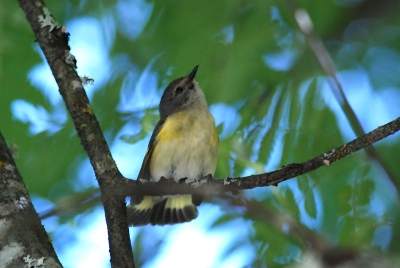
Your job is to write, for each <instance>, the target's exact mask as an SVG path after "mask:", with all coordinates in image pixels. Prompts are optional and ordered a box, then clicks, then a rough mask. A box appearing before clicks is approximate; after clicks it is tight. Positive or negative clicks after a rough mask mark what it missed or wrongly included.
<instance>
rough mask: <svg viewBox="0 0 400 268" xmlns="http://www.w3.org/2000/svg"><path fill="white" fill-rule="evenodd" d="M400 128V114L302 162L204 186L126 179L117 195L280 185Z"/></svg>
mask: <svg viewBox="0 0 400 268" xmlns="http://www.w3.org/2000/svg"><path fill="white" fill-rule="evenodd" d="M399 130H400V117H399V118H397V119H395V120H393V121H391V122H389V123H387V124H386V125H383V126H380V127H378V128H376V129H375V130H373V131H371V132H369V133H367V134H365V135H363V136H361V137H359V138H357V139H354V140H352V141H350V142H348V143H346V144H344V145H341V146H339V147H337V148H335V149H332V150H330V151H328V152H326V153H323V154H321V155H319V156H317V157H315V158H313V159H310V160H308V161H306V162H303V163H300V164H296V163H293V164H289V165H287V166H285V167H282V168H281V169H279V170H276V171H273V172H269V173H263V174H258V175H251V176H247V177H242V178H227V179H225V180H218V179H210V178H207V179H204V180H202V181H200V184H201V183H202V184H201V185H200V186H198V187H192V186H190V183H189V184H186V183H173V182H171V181H170V180H160V181H159V182H146V183H140V182H138V181H133V180H128V179H126V180H125V182H124V183H121V184H120V185H119V186H117V187H116V188H115V191H116V192H117V195H121V196H129V195H152V196H157V195H172V194H202V195H206V196H216V195H222V194H224V193H226V192H232V193H236V192H237V191H239V190H246V189H253V188H256V187H263V186H270V185H278V183H280V182H283V181H285V180H288V179H290V178H294V177H297V176H300V175H303V174H305V173H307V172H310V171H313V170H315V169H317V168H320V167H322V166H329V165H330V164H332V163H334V162H336V161H338V160H340V159H342V158H344V157H346V156H348V155H350V154H353V153H355V152H357V151H359V150H361V149H363V148H366V147H367V146H370V145H372V144H373V143H375V142H377V141H380V140H382V139H384V138H386V137H387V136H389V135H392V134H394V133H396V132H397V131H399Z"/></svg>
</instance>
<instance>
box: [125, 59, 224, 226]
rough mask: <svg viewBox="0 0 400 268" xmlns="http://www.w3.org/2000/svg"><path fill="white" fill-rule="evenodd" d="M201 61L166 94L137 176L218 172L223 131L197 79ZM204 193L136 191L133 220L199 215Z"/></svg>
mask: <svg viewBox="0 0 400 268" xmlns="http://www.w3.org/2000/svg"><path fill="white" fill-rule="evenodd" d="M198 67H199V66H198V65H197V66H196V67H194V69H193V71H192V72H191V73H190V74H189V75H188V76H185V77H181V78H178V79H175V80H174V81H172V82H171V83H170V84H169V85H168V86H167V88H166V89H165V91H164V94H163V96H162V97H161V101H160V106H159V111H160V121H158V123H157V125H156V127H155V129H154V132H153V134H152V135H151V138H150V142H149V145H148V147H147V152H146V155H145V157H144V159H143V163H142V167H141V169H140V172H139V176H138V179H142V180H150V181H156V182H157V181H159V180H160V178H161V177H165V178H167V179H173V180H174V181H175V182H179V181H180V180H181V179H183V178H188V179H200V178H202V177H204V176H207V175H209V174H210V175H214V172H215V168H216V165H217V157H218V134H217V130H216V128H215V123H214V117H213V116H212V115H211V113H210V112H209V110H208V106H207V102H206V99H205V97H204V93H203V91H202V90H201V88H200V87H199V84H198V83H197V81H196V80H195V79H194V77H195V75H196V72H197V69H198ZM201 201H202V197H201V196H192V195H167V196H154V197H153V196H133V197H131V202H130V204H129V205H128V208H127V210H128V223H129V225H133V226H140V225H146V224H149V223H150V224H152V225H165V224H175V223H182V222H188V221H191V220H193V219H195V218H197V215H198V211H197V208H196V206H198V205H200V203H201Z"/></svg>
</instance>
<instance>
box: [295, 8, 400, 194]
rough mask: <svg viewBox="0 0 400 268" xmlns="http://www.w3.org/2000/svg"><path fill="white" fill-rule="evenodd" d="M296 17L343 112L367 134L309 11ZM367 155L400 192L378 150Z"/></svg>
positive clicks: (372, 149) (299, 11)
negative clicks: (317, 32) (315, 29)
mask: <svg viewBox="0 0 400 268" xmlns="http://www.w3.org/2000/svg"><path fill="white" fill-rule="evenodd" d="M295 18H296V21H297V23H298V25H299V28H300V30H301V32H302V33H303V35H304V37H305V39H306V40H307V43H308V45H309V46H310V49H311V50H312V52H313V53H314V56H315V57H316V59H317V61H318V63H319V65H320V66H321V68H322V70H323V71H324V72H325V74H326V75H327V76H328V79H327V81H328V83H329V85H330V88H331V90H332V92H333V95H334V96H335V98H336V100H337V102H338V103H339V104H340V106H341V107H342V109H343V112H344V113H345V114H346V116H347V118H348V120H349V123H350V125H351V127H352V129H353V130H354V132H355V133H356V135H357V136H361V135H363V134H365V131H364V129H363V127H362V125H361V122H360V120H359V118H358V117H357V115H356V113H355V111H354V110H353V108H352V107H351V105H350V103H349V101H348V100H347V97H346V94H345V93H344V90H343V87H342V84H341V83H340V82H339V79H338V77H337V75H336V73H337V70H336V67H335V64H334V62H333V60H332V58H331V57H330V55H329V52H328V50H327V49H326V47H325V45H324V44H323V43H322V42H321V40H320V38H319V37H318V36H317V35H316V34H315V33H314V30H313V24H312V21H311V18H310V17H309V15H308V13H307V11H305V10H302V9H298V10H296V11H295ZM366 153H367V155H368V156H369V157H370V158H372V159H375V161H377V162H378V163H379V164H380V165H381V167H382V168H383V169H384V170H385V172H386V174H387V175H388V178H389V179H390V180H391V182H392V183H393V185H394V186H395V187H396V189H397V192H400V183H399V182H400V180H398V178H397V176H396V175H395V174H394V172H393V171H392V170H391V168H390V167H389V166H388V165H387V164H386V163H385V161H384V160H383V159H382V157H381V155H380V154H379V153H378V152H377V150H376V149H375V148H374V147H373V146H371V147H369V148H367V149H366Z"/></svg>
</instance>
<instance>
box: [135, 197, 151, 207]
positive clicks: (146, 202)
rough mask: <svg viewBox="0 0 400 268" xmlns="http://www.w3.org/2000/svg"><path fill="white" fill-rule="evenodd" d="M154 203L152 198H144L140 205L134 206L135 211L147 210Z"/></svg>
mask: <svg viewBox="0 0 400 268" xmlns="http://www.w3.org/2000/svg"><path fill="white" fill-rule="evenodd" d="M153 204H154V201H153V197H152V196H145V197H144V198H143V200H142V202H140V204H137V205H135V208H136V209H137V210H147V209H150V208H152V207H153Z"/></svg>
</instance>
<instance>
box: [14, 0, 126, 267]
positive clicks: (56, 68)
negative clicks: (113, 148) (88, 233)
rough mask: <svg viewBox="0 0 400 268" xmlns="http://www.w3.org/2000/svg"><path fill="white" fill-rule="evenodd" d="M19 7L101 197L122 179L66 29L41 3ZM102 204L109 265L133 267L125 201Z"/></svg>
mask: <svg viewBox="0 0 400 268" xmlns="http://www.w3.org/2000/svg"><path fill="white" fill-rule="evenodd" d="M19 4H20V5H21V8H22V9H23V11H24V12H25V15H26V18H27V20H28V22H29V24H30V26H31V27H32V30H33V32H34V33H35V36H36V40H37V41H38V43H39V45H40V48H41V49H42V51H43V54H44V55H45V57H46V60H47V62H48V64H49V66H50V68H51V71H52V73H53V75H54V77H55V79H56V82H57V85H58V87H59V91H60V94H61V95H62V97H63V99H64V102H65V104H66V106H67V109H68V111H69V113H70V115H71V117H72V120H73V122H74V125H75V128H76V130H77V132H78V136H79V138H80V139H81V143H82V145H83V148H84V149H85V151H86V153H87V155H88V156H89V159H90V162H91V164H92V166H93V169H94V172H95V174H96V178H97V181H98V183H99V186H100V190H101V192H102V197H104V196H105V195H106V194H105V193H106V192H107V189H109V188H111V187H113V186H115V185H117V184H118V182H119V180H120V179H122V178H123V176H122V175H121V173H120V172H119V171H118V169H117V167H116V165H115V163H114V160H113V159H112V156H111V153H110V150H109V148H108V146H107V143H106V141H105V139H104V136H103V134H102V131H101V129H100V126H99V123H98V122H97V119H96V116H95V115H94V113H93V110H92V107H91V106H90V104H89V100H88V98H87V95H86V92H85V90H84V89H83V86H82V81H81V79H80V77H79V76H78V74H77V73H76V60H75V57H74V56H73V55H72V54H70V47H69V45H68V39H69V34H67V33H66V32H65V30H66V27H65V26H63V27H61V28H58V26H57V24H56V22H55V21H54V19H53V17H52V15H51V13H50V11H49V10H48V9H47V7H46V6H45V4H44V3H43V1H42V0H35V1H31V0H19ZM102 202H103V206H104V210H105V217H106V223H107V229H108V238H109V245H110V255H111V265H112V266H113V267H134V262H133V255H132V248H131V243H130V239H129V230H128V225H127V218H126V208H125V198H123V197H112V198H102Z"/></svg>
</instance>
